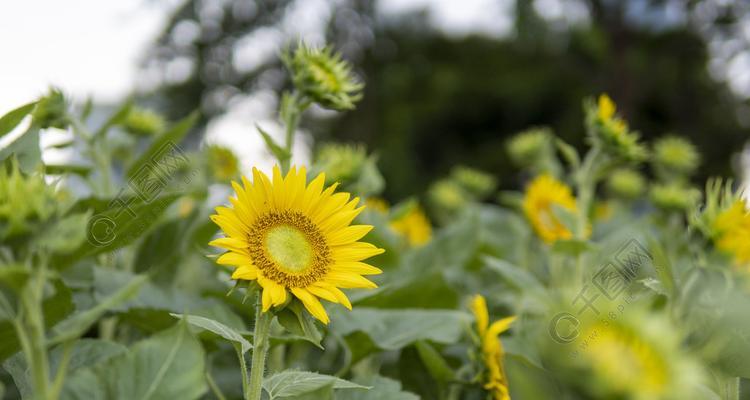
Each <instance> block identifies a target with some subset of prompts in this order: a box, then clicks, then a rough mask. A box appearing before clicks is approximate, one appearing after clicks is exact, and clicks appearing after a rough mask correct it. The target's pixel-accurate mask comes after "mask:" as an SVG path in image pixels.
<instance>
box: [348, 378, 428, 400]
mask: <svg viewBox="0 0 750 400" xmlns="http://www.w3.org/2000/svg"><path fill="white" fill-rule="evenodd" d="M355 381H356V382H357V383H359V384H362V385H367V386H371V389H370V390H368V391H366V392H365V391H345V392H341V393H338V394H337V395H336V400H419V396H417V395H416V394H414V393H410V392H405V391H403V390H401V382H399V381H396V380H393V379H390V378H385V377H382V376H379V375H375V376H369V377H366V378H361V379H356V380H355Z"/></svg>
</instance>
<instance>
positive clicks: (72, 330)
mask: <svg viewBox="0 0 750 400" xmlns="http://www.w3.org/2000/svg"><path fill="white" fill-rule="evenodd" d="M147 280H148V277H147V276H145V275H140V276H136V277H134V278H133V280H132V281H131V282H130V283H128V284H127V285H125V286H124V287H123V288H121V289H119V290H118V291H116V292H115V293H114V294H112V295H111V296H109V297H107V298H105V299H102V300H101V301H98V302H97V304H96V306H94V307H92V308H90V309H88V310H86V311H83V312H80V313H76V314H74V315H73V316H72V317H70V318H68V319H66V320H64V321H62V322H61V323H60V324H59V325H57V326H56V327H55V328H54V329H53V331H52V333H53V335H54V336H53V337H52V339H51V340H50V343H52V344H56V343H62V342H64V341H67V340H71V339H75V338H77V337H80V336H81V335H83V334H84V333H86V331H87V330H88V329H89V328H90V327H91V326H92V325H93V324H95V323H96V322H97V321H98V320H99V318H101V316H102V315H104V313H106V312H107V311H109V310H111V309H112V308H114V307H117V306H119V305H120V304H122V303H124V302H125V301H127V300H128V299H130V298H131V297H133V296H135V295H136V293H138V291H139V290H140V288H141V286H143V284H144V283H146V281H147Z"/></svg>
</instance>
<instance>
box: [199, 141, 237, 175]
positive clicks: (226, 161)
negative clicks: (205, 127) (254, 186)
mask: <svg viewBox="0 0 750 400" xmlns="http://www.w3.org/2000/svg"><path fill="white" fill-rule="evenodd" d="M206 156H207V157H208V166H209V168H210V169H211V174H212V175H213V177H214V179H215V180H217V181H219V182H228V181H230V180H231V179H232V178H234V177H235V176H237V174H239V172H240V161H239V159H237V156H236V155H235V154H234V152H233V151H232V150H230V149H229V148H227V147H224V146H220V145H216V144H212V145H210V146H208V147H207V148H206Z"/></svg>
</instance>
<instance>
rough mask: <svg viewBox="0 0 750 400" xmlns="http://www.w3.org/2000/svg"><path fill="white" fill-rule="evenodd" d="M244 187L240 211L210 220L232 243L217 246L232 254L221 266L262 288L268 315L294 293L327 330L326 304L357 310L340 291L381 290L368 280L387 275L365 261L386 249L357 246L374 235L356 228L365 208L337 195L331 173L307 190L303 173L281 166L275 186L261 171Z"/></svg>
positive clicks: (235, 201)
mask: <svg viewBox="0 0 750 400" xmlns="http://www.w3.org/2000/svg"><path fill="white" fill-rule="evenodd" d="M242 183H243V185H244V187H243V186H240V185H239V184H238V183H236V182H232V186H233V187H234V190H235V192H236V194H237V197H230V198H229V201H230V202H231V203H232V206H233V207H217V208H216V212H217V214H216V215H213V216H211V219H212V220H213V221H214V222H215V223H216V224H217V225H219V227H221V229H222V231H224V234H225V235H226V237H224V238H220V239H216V240H214V241H212V242H211V243H210V245H212V246H216V247H221V248H224V249H227V250H228V251H227V252H226V253H224V254H223V255H222V256H221V257H219V258H218V260H217V263H219V264H221V265H229V266H234V267H236V269H235V270H234V272H233V273H232V278H233V279H242V280H255V281H257V282H258V284H259V285H260V286H261V288H262V291H263V294H262V296H261V298H262V306H263V308H262V309H263V311H264V312H265V311H268V310H269V308H270V307H271V306H272V305H273V306H280V305H283V304H284V303H286V301H287V299H288V292H291V294H292V295H293V296H294V297H296V298H298V299H299V300H300V301H301V302H302V304H304V306H305V308H307V310H308V311H309V312H310V314H312V315H313V316H314V317H315V318H317V319H318V320H320V321H321V322H323V323H325V324H327V323H328V322H329V318H328V314H327V313H326V311H325V309H324V308H323V306H322V304H321V303H320V300H319V298H322V299H325V300H328V301H330V302H334V303H340V304H342V305H344V306H345V307H347V308H348V309H351V307H352V306H351V303H350V302H349V299H348V298H347V297H346V295H345V294H344V293H343V292H342V291H341V290H340V289H339V288H345V289H346V288H375V287H377V286H376V285H375V283H373V282H371V281H370V280H368V279H366V278H364V277H363V276H362V275H374V274H379V273H381V272H382V271H381V270H380V269H378V268H375V267H373V266H371V265H369V264H366V263H364V262H362V261H363V260H365V259H367V258H369V257H372V256H374V255H377V254H381V253H382V252H383V249H379V248H377V247H375V246H374V245H372V244H370V243H363V242H359V241H358V240H359V239H361V238H362V237H364V236H365V235H366V234H367V233H368V232H369V231H370V230H371V229H372V226H370V225H351V223H352V221H353V220H354V218H355V217H356V216H357V215H359V213H361V212H362V210H363V209H364V206H362V207H357V205H358V203H359V198H354V199H350V195H349V193H334V191H335V190H336V186H337V184H333V185H331V186H329V187H327V188H325V189H324V185H325V174H320V175H318V176H317V177H316V178H315V179H313V180H312V181H311V182H310V183H309V185H308V184H307V178H306V171H305V169H304V168H300V169H299V170H298V169H297V168H292V169H291V171H289V173H288V174H287V175H286V177H282V176H281V171H280V170H279V168H278V167H274V169H273V177H272V179H269V178H268V176H266V175H265V174H263V173H262V172H260V171H258V170H257V169H255V168H254V169H253V182H252V183H251V182H249V181H248V180H247V179H246V178H245V177H242Z"/></svg>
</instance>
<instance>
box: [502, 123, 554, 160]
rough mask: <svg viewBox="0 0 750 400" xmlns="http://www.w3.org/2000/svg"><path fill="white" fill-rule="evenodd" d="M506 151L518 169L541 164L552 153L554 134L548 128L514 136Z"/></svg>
mask: <svg viewBox="0 0 750 400" xmlns="http://www.w3.org/2000/svg"><path fill="white" fill-rule="evenodd" d="M506 149H507V151H508V155H510V158H511V161H513V164H515V165H516V166H518V167H528V166H532V165H535V164H539V163H541V162H542V161H543V160H544V159H545V158H546V157H548V156H549V155H551V153H552V133H551V132H550V130H549V129H546V128H534V129H529V130H527V131H524V132H521V133H519V134H517V135H515V136H513V137H512V138H511V139H510V141H508V143H507V145H506Z"/></svg>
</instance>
